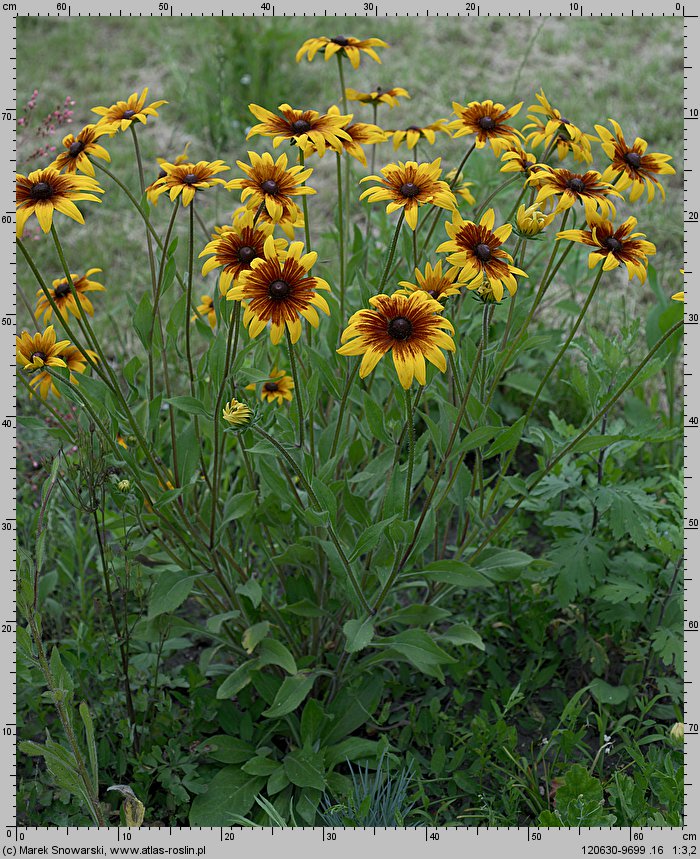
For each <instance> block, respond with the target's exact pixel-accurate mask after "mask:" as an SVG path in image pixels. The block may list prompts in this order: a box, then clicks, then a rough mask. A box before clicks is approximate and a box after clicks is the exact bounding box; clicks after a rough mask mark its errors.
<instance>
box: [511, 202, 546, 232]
mask: <svg viewBox="0 0 700 859" xmlns="http://www.w3.org/2000/svg"><path fill="white" fill-rule="evenodd" d="M553 220H554V213H553V212H552V214H551V215H545V213H544V212H543V211H542V210H541V209H540V207H539V206H538V205H537V203H535V204H533V205H532V206H528V207H527V209H526V208H525V206H524V205H521V206H520V208H519V209H518V213H517V215H516V216H515V225H516V229H517V233H518V235H520V236H521V237H522V238H525V239H528V238H532V237H534V236H537V235H539V233H541V232H542V230H544V228H545V227H546V226H547V225H548V224H551V223H552V221H553Z"/></svg>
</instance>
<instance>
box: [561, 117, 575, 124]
mask: <svg viewBox="0 0 700 859" xmlns="http://www.w3.org/2000/svg"><path fill="white" fill-rule="evenodd" d="M559 122H561V123H563V124H564V125H573V123H572V122H571V120H569V119H567V118H566V117H565V116H560V117H559Z"/></svg>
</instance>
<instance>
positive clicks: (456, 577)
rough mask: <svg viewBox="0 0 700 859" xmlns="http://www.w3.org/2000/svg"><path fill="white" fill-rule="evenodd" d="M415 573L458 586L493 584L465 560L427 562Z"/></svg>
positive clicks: (488, 585)
mask: <svg viewBox="0 0 700 859" xmlns="http://www.w3.org/2000/svg"><path fill="white" fill-rule="evenodd" d="M414 575H418V576H423V577H425V578H426V579H429V580H430V581H431V582H443V583H444V584H447V585H453V586H454V587H458V588H488V587H492V586H493V582H492V581H491V580H490V579H488V578H486V576H485V575H483V573H480V572H479V571H478V570H476V569H474V567H472V566H471V565H470V564H466V563H465V562H464V561H451V560H446V561H434V562H433V563H431V564H427V565H426V567H425V568H424V569H423V570H422V571H421V572H420V573H417V574H416V573H411V576H412V577H413V576H414Z"/></svg>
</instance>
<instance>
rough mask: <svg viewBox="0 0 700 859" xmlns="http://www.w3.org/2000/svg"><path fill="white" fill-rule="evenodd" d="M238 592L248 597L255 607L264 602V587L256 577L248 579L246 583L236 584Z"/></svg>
mask: <svg viewBox="0 0 700 859" xmlns="http://www.w3.org/2000/svg"><path fill="white" fill-rule="evenodd" d="M236 593H237V594H242V595H243V596H244V597H248V599H249V600H250V601H251V602H252V603H253V607H254V608H257V607H258V606H259V605H260V603H261V602H262V588H261V587H260V585H259V584H258V583H257V582H256V581H255V579H248V581H247V582H246V583H245V584H244V585H236Z"/></svg>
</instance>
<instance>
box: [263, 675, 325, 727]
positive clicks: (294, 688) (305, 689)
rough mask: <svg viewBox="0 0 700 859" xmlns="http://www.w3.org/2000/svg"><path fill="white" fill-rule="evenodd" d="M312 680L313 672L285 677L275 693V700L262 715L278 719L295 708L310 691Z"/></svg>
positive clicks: (313, 678) (313, 677)
mask: <svg viewBox="0 0 700 859" xmlns="http://www.w3.org/2000/svg"><path fill="white" fill-rule="evenodd" d="M314 680H315V676H314V675H313V674H312V675H308V674H295V675H293V676H292V677H286V678H285V680H284V682H283V683H282V685H281V686H280V688H279V690H278V691H277V694H276V695H275V700H274V701H273V702H272V704H271V705H270V706H269V707H268V708H267V710H263V712H262V715H263V716H266V717H267V718H268V719H279V718H281V717H282V716H286V715H287V713H291V712H292V711H293V710H296V708H297V707H298V706H299V704H301V702H302V701H303V700H304V698H306V696H307V695H308V694H309V692H310V691H311V687H312V686H313V685H314Z"/></svg>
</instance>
